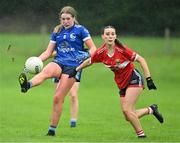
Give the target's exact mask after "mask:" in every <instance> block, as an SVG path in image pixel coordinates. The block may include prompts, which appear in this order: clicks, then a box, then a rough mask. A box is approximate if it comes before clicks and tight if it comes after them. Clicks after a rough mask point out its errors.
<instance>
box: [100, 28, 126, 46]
mask: <svg viewBox="0 0 180 143" xmlns="http://www.w3.org/2000/svg"><path fill="white" fill-rule="evenodd" d="M107 28H112V29H114V30H116V28H115V27H114V26H112V25H108V26H105V27H104V28H103V29H102V31H101V32H102V34H104V30H105V29H107ZM114 42H115V44H116V45H118V46H120V47H122V48H124V49H125V47H124V46H123V44H122V43H121V42H120V41H119V40H118V39H115V41H114Z"/></svg>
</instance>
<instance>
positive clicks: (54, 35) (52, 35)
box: [50, 32, 57, 43]
mask: <svg viewBox="0 0 180 143" xmlns="http://www.w3.org/2000/svg"><path fill="white" fill-rule="evenodd" d="M56 35H57V34H56V33H54V32H53V33H52V34H51V37H50V42H52V43H56Z"/></svg>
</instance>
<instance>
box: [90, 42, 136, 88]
mask: <svg viewBox="0 0 180 143" xmlns="http://www.w3.org/2000/svg"><path fill="white" fill-rule="evenodd" d="M137 56H138V55H137V54H136V53H135V52H134V51H132V50H131V49H129V48H128V47H127V46H125V47H119V46H118V45H115V51H114V54H113V55H111V56H110V55H108V50H107V47H106V45H103V46H102V47H100V48H98V49H97V50H96V52H95V53H94V54H93V55H92V57H91V63H98V62H102V63H103V64H104V65H105V66H106V67H108V68H110V69H111V70H112V71H113V72H114V74H115V77H114V80H115V82H116V84H117V85H118V87H119V88H120V89H123V88H125V87H126V86H127V84H128V82H129V80H130V78H131V75H132V71H133V70H134V65H133V61H134V60H135V59H136V58H137Z"/></svg>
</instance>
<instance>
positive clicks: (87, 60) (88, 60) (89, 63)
mask: <svg viewBox="0 0 180 143" xmlns="http://www.w3.org/2000/svg"><path fill="white" fill-rule="evenodd" d="M90 61H91V58H88V59H86V60H85V61H84V62H83V63H82V64H80V65H79V66H78V67H77V68H76V71H80V70H81V69H84V68H86V67H88V66H90V65H91V62H90Z"/></svg>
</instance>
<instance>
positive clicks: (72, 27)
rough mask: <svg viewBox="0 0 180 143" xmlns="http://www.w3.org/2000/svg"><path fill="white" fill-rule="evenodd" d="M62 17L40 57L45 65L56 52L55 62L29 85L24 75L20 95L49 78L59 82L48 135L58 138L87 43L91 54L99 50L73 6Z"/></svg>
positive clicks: (20, 77)
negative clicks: (65, 104) (64, 108)
mask: <svg viewBox="0 0 180 143" xmlns="http://www.w3.org/2000/svg"><path fill="white" fill-rule="evenodd" d="M59 16H60V25H58V26H56V27H55V28H54V32H53V33H52V35H51V39H50V42H49V44H48V46H47V49H46V50H45V51H44V52H43V53H42V54H41V55H40V56H39V58H40V59H41V60H42V61H45V60H47V59H48V58H49V57H51V55H52V53H53V51H54V50H55V49H57V55H56V56H55V58H54V60H53V61H52V62H50V63H49V64H47V65H46V66H45V67H44V68H43V70H42V71H41V72H40V73H39V74H37V75H35V76H34V77H33V78H32V79H31V80H29V81H28V80H27V77H26V75H25V74H24V73H21V74H20V76H19V83H20V86H21V92H27V91H28V89H30V88H32V87H34V86H37V85H40V84H41V83H42V82H43V81H44V80H46V79H48V78H52V77H56V78H59V79H60V83H59V84H58V87H57V89H56V91H55V95H54V100H53V111H52V117H51V122H50V126H49V129H48V133H47V135H49V136H54V135H55V130H56V127H57V125H58V123H59V120H60V116H61V113H62V107H63V102H64V98H65V96H66V95H67V94H68V92H69V90H70V89H71V87H72V85H73V84H74V83H75V81H76V79H75V77H71V75H74V74H73V73H74V72H75V69H76V67H77V66H79V65H80V64H81V63H82V62H83V61H84V60H85V59H86V58H87V57H86V55H87V52H86V51H85V50H84V43H85V44H86V45H87V47H88V48H89V53H90V54H92V53H93V52H94V51H95V50H96V46H95V44H94V42H93V40H92V38H91V36H90V34H89V31H88V30H87V29H86V28H85V27H84V26H82V25H78V24H76V23H77V21H76V11H75V10H74V8H72V7H70V6H66V7H64V8H62V9H61V11H60V13H59Z"/></svg>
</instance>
